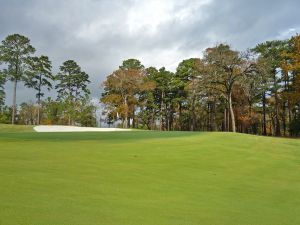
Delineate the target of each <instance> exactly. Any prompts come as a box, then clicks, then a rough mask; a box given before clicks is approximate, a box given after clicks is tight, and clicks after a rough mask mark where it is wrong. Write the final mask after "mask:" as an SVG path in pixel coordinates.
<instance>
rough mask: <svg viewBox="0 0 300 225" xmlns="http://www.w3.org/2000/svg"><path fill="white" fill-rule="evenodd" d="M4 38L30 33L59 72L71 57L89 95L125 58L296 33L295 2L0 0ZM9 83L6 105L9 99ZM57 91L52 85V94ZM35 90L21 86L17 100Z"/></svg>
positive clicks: (170, 63)
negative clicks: (83, 75)
mask: <svg viewBox="0 0 300 225" xmlns="http://www.w3.org/2000/svg"><path fill="white" fill-rule="evenodd" d="M0 5H1V9H0V10H1V11H0V26H1V30H0V39H1V40H2V39H4V38H5V37H6V36H7V35H9V34H12V33H20V34H23V35H26V36H28V37H29V38H30V39H31V42H32V44H33V46H34V47H35V48H36V49H37V54H45V55H48V56H49V57H50V59H51V60H52V62H53V71H54V72H57V71H58V68H59V66H60V65H61V64H62V62H63V61H65V60H68V59H74V60H76V61H77V62H78V64H79V65H80V66H81V67H82V68H83V70H85V71H86V72H87V73H88V74H89V75H90V78H91V81H92V83H91V85H90V88H91V90H92V97H94V98H98V97H99V96H100V91H101V90H100V83H101V82H102V81H103V80H104V79H105V77H106V75H108V74H109V73H111V72H112V71H113V70H115V69H116V68H118V66H119V65H120V64H121V63H122V60H124V59H126V58H138V59H140V60H141V61H142V63H143V64H145V66H150V65H152V66H156V67H162V66H165V67H166V68H167V69H169V70H172V71H174V70H175V69H176V66H177V65H178V63H179V62H180V61H181V60H183V59H185V58H190V57H197V56H201V54H202V52H203V50H204V49H205V48H207V47H210V46H213V45H215V44H216V43H220V42H227V43H229V44H231V45H232V47H233V48H235V49H238V50H245V49H246V48H249V47H253V46H255V45H256V44H257V43H260V42H263V41H266V40H272V39H285V38H288V37H290V36H291V35H294V34H295V33H297V32H298V33H299V31H300V21H299V20H298V18H297V15H298V9H299V8H300V2H299V1H298V0H286V1H284V2H283V1H281V0H266V1H259V0H252V1H246V0H224V1H220V0H164V1H161V0H147V1H146V0H139V1H138V0H124V1H117V0H84V1H82V0H65V1H58V0H43V1H38V0H27V1H21V0H0ZM11 92H12V90H11V85H10V84H8V85H7V96H8V97H7V103H8V104H10V102H11ZM48 95H50V96H54V95H55V91H52V92H51V93H48ZM29 99H32V100H33V101H34V93H33V91H30V90H28V89H26V88H24V87H23V86H22V84H20V85H19V88H18V102H21V101H27V100H29Z"/></svg>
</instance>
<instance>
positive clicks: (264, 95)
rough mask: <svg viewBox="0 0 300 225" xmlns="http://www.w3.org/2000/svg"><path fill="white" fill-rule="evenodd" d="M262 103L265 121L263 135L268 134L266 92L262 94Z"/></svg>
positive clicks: (263, 122)
mask: <svg viewBox="0 0 300 225" xmlns="http://www.w3.org/2000/svg"><path fill="white" fill-rule="evenodd" d="M262 104H263V121H262V135H264V136H266V135H267V122H266V92H263V95H262Z"/></svg>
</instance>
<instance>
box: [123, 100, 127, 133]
mask: <svg viewBox="0 0 300 225" xmlns="http://www.w3.org/2000/svg"><path fill="white" fill-rule="evenodd" d="M124 105H125V121H124V123H123V128H125V129H126V128H128V105H127V97H126V96H125V97H124Z"/></svg>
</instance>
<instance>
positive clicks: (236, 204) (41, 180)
mask: <svg viewBox="0 0 300 225" xmlns="http://www.w3.org/2000/svg"><path fill="white" fill-rule="evenodd" d="M1 126H2V127H1ZM1 126H0V225H93V224H104V225H110V224H113V225H148V224H151V225H152V224H153V225H193V224H195V225H196V224H197V225H198V224H201V225H206V224H207V225H219V224H220V225H223V224H228V225H244V224H245V225H246V224H247V225H255V224H257V225H262V224H266V225H273V224H278V225H290V224H295V225H296V224H300V140H299V139H285V138H272V137H259V136H252V135H245V134H234V133H217V132H216V133H206V132H157V131H133V132H99V133H97V132H94V133H89V132H85V133H81V132H78V133H35V132H34V131H33V130H32V127H20V128H14V126H12V127H6V126H5V127H4V125H1Z"/></svg>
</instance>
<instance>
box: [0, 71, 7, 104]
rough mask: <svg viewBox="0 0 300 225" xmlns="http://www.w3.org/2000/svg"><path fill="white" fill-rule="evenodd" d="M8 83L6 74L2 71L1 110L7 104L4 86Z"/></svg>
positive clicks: (0, 78) (0, 86)
mask: <svg viewBox="0 0 300 225" xmlns="http://www.w3.org/2000/svg"><path fill="white" fill-rule="evenodd" d="M5 82H6V77H5V73H4V72H3V71H0V110H1V108H2V106H4V103H5V91H4V84H5Z"/></svg>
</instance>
